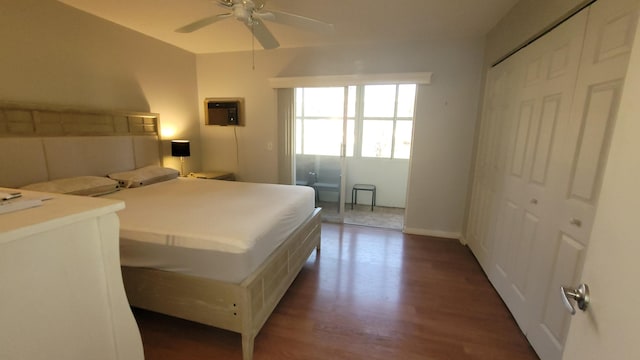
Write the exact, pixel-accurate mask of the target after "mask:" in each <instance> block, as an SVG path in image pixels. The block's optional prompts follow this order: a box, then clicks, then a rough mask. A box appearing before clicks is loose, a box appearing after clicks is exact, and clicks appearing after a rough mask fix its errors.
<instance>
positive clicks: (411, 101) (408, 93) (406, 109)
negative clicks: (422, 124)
mask: <svg viewBox="0 0 640 360" xmlns="http://www.w3.org/2000/svg"><path fill="white" fill-rule="evenodd" d="M415 103H416V86H415V85H413V84H408V85H400V86H399V89H398V117H410V118H413V110H414V109H413V107H414V105H415Z"/></svg>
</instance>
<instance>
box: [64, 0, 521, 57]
mask: <svg viewBox="0 0 640 360" xmlns="http://www.w3.org/2000/svg"><path fill="white" fill-rule="evenodd" d="M59 1H60V2H62V3H65V4H67V5H70V6H73V7H75V8H78V9H80V10H83V11H85V12H88V13H91V14H93V15H96V16H98V17H101V18H104V19H106V20H109V21H112V22H114V23H116V24H120V25H122V26H124V27H127V28H130V29H132V30H135V31H138V32H140V33H143V34H146V35H148V36H151V37H153V38H156V39H159V40H162V41H164V42H167V43H169V44H173V45H175V46H177V47H179V48H182V49H185V50H187V51H190V52H192V53H196V54H204V53H218V52H233V51H245V50H251V48H252V38H251V34H250V32H249V30H248V29H247V28H246V27H245V26H244V25H243V24H242V23H241V22H239V21H236V20H235V19H233V18H228V19H224V20H222V21H219V22H217V23H214V24H212V25H209V26H207V27H205V28H202V29H200V30H198V31H196V32H193V33H189V34H183V33H176V32H175V31H174V30H175V29H177V28H179V27H181V26H183V25H186V24H189V23H191V22H193V21H195V20H198V19H200V18H203V17H206V16H209V15H212V14H221V13H225V12H228V11H226V9H224V8H222V7H220V6H217V5H216V0H59ZM517 1H518V0H266V6H265V10H267V11H268V10H269V9H273V10H280V11H284V12H289V13H293V14H297V15H302V16H305V17H310V18H315V19H318V20H321V21H324V22H328V23H332V24H334V25H335V32H334V33H332V34H318V33H312V32H309V31H306V30H301V29H299V28H294V27H290V26H285V25H279V24H275V23H272V22H269V21H264V23H265V25H266V26H267V27H268V28H269V30H271V32H272V33H273V34H274V36H275V37H276V39H278V41H279V42H280V47H283V48H293V47H308V46H322V45H330V44H348V43H360V42H364V43H366V42H372V41H382V42H386V41H399V40H403V39H404V40H409V41H420V40H421V39H426V38H432V39H445V40H446V39H460V38H476V37H478V36H481V35H484V34H486V33H487V32H488V31H489V30H490V29H491V28H492V27H493V26H494V25H495V24H496V23H497V21H498V20H499V19H500V18H501V17H502V16H503V15H504V14H506V13H507V12H508V11H509V10H510V9H511V8H512V7H513V5H515V3H516V2H517ZM253 46H255V47H256V49H260V45H259V44H258V43H257V42H256V43H255V45H253Z"/></svg>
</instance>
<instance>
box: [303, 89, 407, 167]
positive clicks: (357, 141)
mask: <svg viewBox="0 0 640 360" xmlns="http://www.w3.org/2000/svg"><path fill="white" fill-rule="evenodd" d="M375 85H378V84H361V85H348V86H335V87H334V88H342V89H344V90H345V97H344V98H343V101H344V105H345V106H348V105H346V104H348V102H349V100H350V99H349V95H351V92H350V91H349V88H351V87H354V88H355V114H354V116H353V117H350V116H349V114H348V111H347V112H346V114H345V115H346V116H347V118H346V120H347V125H346V126H345V129H346V128H348V122H349V121H350V120H351V121H353V122H354V130H353V149H352V151H351V153H352V155H349V153H350V151H349V149H348V148H347V147H346V146H345V151H344V154H345V157H349V158H351V157H353V158H360V159H381V160H400V161H402V160H404V161H407V160H409V159H410V157H411V155H410V153H411V151H409V157H407V158H405V157H401V158H398V157H396V146H397V144H396V138H397V134H396V130H397V124H398V121H410V122H411V132H412V133H413V131H414V126H415V112H416V111H415V110H416V109H415V103H416V99H417V88H418V84H406V83H394V84H379V85H393V86H395V98H394V109H393V117H365V115H364V111H365V108H364V106H365V88H366V87H367V86H375ZM403 85H413V86H415V91H414V99H413V103H414V106H413V116H411V117H398V105H399V102H398V99H399V96H400V86H403ZM306 88H307V87H297V88H295V91H294V106H295V107H296V109H295V112H294V114H295V123H296V126H298V124H302V129H300V132H299V134H300V139H298V136H297V134H298V130H297V129H296V132H295V133H296V139H295V140H296V145H295V153H296V155H316V156H340V155H320V154H311V153H305V151H304V150H305V149H304V134H305V130H304V121H305V120H306V119H308V120H322V119H334V118H335V117H328V116H305V114H304V90H305V89H306ZM327 88H331V86H327ZM299 94H301V95H302V97H303V98H302V99H300V100H299V99H298V96H299ZM299 103H301V104H302V107H303V108H302V109H301V111H300V113H299V111H298V104H299ZM340 120H342V121H344V120H345V119H344V116H343V118H341V119H340ZM365 121H392V133H391V139H390V141H391V152H390V156H388V157H387V156H384V157H378V156H363V155H362V147H363V135H364V122H365ZM346 138H347V143H348V142H349V134H347V136H346ZM298 141H301V144H300V149H301V152H298V143H297V142H298ZM412 146H413V139H411V144H410V147H412Z"/></svg>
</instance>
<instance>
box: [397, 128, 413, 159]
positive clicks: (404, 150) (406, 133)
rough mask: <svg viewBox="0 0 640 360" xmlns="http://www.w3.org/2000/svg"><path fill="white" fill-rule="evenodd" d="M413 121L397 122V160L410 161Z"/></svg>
mask: <svg viewBox="0 0 640 360" xmlns="http://www.w3.org/2000/svg"><path fill="white" fill-rule="evenodd" d="M412 128H413V121H406V120H404V121H402V120H399V121H397V122H396V143H395V149H394V151H393V157H394V158H395V159H408V158H409V156H410V155H411V129H412Z"/></svg>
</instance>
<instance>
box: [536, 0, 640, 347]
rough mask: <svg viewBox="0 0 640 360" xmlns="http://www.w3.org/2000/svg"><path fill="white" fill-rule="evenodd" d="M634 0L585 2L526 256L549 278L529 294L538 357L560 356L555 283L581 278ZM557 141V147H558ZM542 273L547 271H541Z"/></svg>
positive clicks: (562, 322) (565, 322) (562, 329)
mask: <svg viewBox="0 0 640 360" xmlns="http://www.w3.org/2000/svg"><path fill="white" fill-rule="evenodd" d="M637 5H638V1H637V0H601V1H598V2H596V3H595V4H594V5H592V7H591V9H590V15H589V20H588V25H587V31H586V35H585V45H584V51H583V55H582V59H581V63H580V70H579V74H578V83H577V86H576V91H575V95H574V101H573V106H572V111H571V118H570V121H569V123H568V124H567V125H568V126H567V131H566V132H565V135H564V136H563V138H562V139H561V142H560V144H562V145H564V146H563V148H562V149H561V153H560V164H562V166H563V170H564V171H562V172H560V173H559V175H560V177H559V179H558V183H559V184H560V186H559V187H558V188H557V189H556V190H555V191H556V194H557V195H556V196H555V199H556V200H555V204H553V211H552V214H553V216H552V220H553V222H552V224H551V233H548V234H547V235H545V237H546V239H545V241H544V242H541V243H540V245H541V246H540V247H539V248H538V249H537V251H536V252H535V253H533V255H534V256H535V257H536V258H537V259H539V260H540V261H541V263H540V266H539V268H540V269H541V270H542V271H544V272H541V273H540V274H539V275H538V274H531V275H532V276H531V278H535V277H548V280H547V281H546V282H541V283H542V284H544V285H545V287H544V288H539V289H537V290H536V291H535V292H534V293H535V294H536V296H537V298H536V299H534V300H535V301H534V307H535V308H534V317H535V323H534V324H532V327H531V329H530V330H529V331H528V337H529V340H530V342H531V344H532V345H533V347H534V348H535V349H536V351H537V352H538V354H539V355H540V357H541V358H542V359H560V358H561V356H562V351H563V347H564V343H565V339H566V335H567V331H568V327H569V322H570V315H569V313H568V312H567V311H566V309H564V307H563V305H562V303H561V301H560V295H559V290H558V289H559V288H560V286H561V285H565V286H574V285H575V284H577V282H578V281H579V279H580V278H581V273H582V265H583V262H584V257H585V254H586V251H587V247H588V244H589V237H590V234H591V227H592V222H593V218H594V215H595V211H596V206H597V201H598V195H599V191H600V183H601V177H602V173H603V170H604V167H605V165H606V164H605V162H606V159H607V154H608V148H609V141H610V138H611V136H610V135H611V132H612V130H613V126H614V123H615V118H616V115H617V109H618V103H619V101H620V95H621V92H622V86H623V83H624V77H625V74H626V69H627V64H628V61H629V55H630V52H631V47H632V44H633V38H634V35H635V28H636V21H637V13H636V11H637V10H636V9H637ZM560 144H559V145H560ZM547 274H548V275H547Z"/></svg>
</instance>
